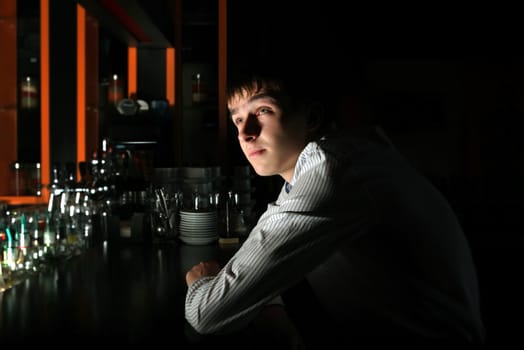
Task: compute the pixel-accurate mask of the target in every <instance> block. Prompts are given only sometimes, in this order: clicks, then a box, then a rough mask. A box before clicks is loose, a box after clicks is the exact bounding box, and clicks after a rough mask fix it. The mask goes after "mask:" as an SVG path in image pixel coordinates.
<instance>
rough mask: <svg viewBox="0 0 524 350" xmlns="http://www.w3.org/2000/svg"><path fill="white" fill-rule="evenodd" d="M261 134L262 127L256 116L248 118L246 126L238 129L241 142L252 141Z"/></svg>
mask: <svg viewBox="0 0 524 350" xmlns="http://www.w3.org/2000/svg"><path fill="white" fill-rule="evenodd" d="M259 134H260V125H259V124H258V121H257V118H256V117H255V116H248V117H247V118H246V120H245V122H244V124H243V125H242V126H241V127H240V128H239V129H238V139H239V140H240V141H252V140H254V139H256V138H257V136H258V135H259Z"/></svg>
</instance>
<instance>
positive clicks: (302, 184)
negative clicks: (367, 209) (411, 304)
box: [185, 160, 361, 334]
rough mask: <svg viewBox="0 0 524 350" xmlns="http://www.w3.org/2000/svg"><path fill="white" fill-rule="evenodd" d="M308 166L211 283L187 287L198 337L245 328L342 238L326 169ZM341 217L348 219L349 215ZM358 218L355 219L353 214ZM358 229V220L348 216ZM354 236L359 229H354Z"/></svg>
mask: <svg viewBox="0 0 524 350" xmlns="http://www.w3.org/2000/svg"><path fill="white" fill-rule="evenodd" d="M317 165H318V166H315V167H313V166H312V167H307V169H305V171H303V172H302V174H301V176H300V177H299V178H298V179H297V181H296V182H295V183H294V184H293V188H292V190H291V191H290V192H289V193H286V191H284V190H282V191H281V193H280V195H279V197H278V199H277V201H276V202H275V203H272V204H269V205H268V208H267V210H266V212H264V214H263V215H262V216H261V217H260V219H259V221H258V223H257V225H256V226H255V227H254V228H253V230H252V231H251V233H250V235H249V237H248V238H247V239H246V241H245V242H244V244H243V245H242V246H241V247H240V249H239V250H238V251H237V252H236V254H235V255H234V256H233V257H232V258H231V259H230V260H229V261H228V263H227V264H226V265H225V266H224V267H223V268H222V270H221V271H220V272H219V273H218V275H217V276H215V277H214V278H205V279H200V280H197V281H195V282H194V283H193V284H191V285H190V286H189V287H188V291H187V294H186V304H185V315H186V319H187V321H188V322H189V324H190V325H191V326H192V327H193V328H194V329H195V330H196V331H197V332H199V333H202V334H211V333H227V332H233V331H236V330H240V329H242V328H244V327H246V326H247V325H248V324H249V322H251V320H252V319H253V318H254V317H255V316H256V315H257V313H258V312H259V311H260V309H261V308H262V307H263V306H264V305H266V304H267V303H268V302H270V301H271V300H273V299H274V298H276V297H278V295H280V294H281V292H283V291H284V290H285V289H287V288H288V287H290V286H291V285H293V284H294V283H296V282H298V281H299V280H300V279H302V278H303V277H304V276H305V275H306V274H307V273H308V272H309V271H311V270H312V269H313V268H314V267H315V266H316V265H318V264H319V263H321V262H322V261H323V260H325V259H326V257H327V256H329V254H331V253H332V252H333V251H334V250H336V249H337V247H338V246H339V245H340V242H341V240H343V239H345V238H346V237H345V236H346V233H345V230H342V229H340V227H341V226H340V225H339V224H336V223H337V217H340V209H339V208H338V207H337V205H336V203H337V198H336V193H335V192H334V191H333V188H334V186H333V181H335V180H334V178H333V177H332V176H331V174H330V164H329V163H327V162H326V161H325V160H321V161H320V162H319V163H318V164H317ZM342 214H343V215H345V217H346V220H347V219H348V215H347V214H344V213H342ZM354 215H357V216H358V214H354ZM349 217H350V218H349V220H353V221H354V225H356V226H358V223H359V222H360V221H361V220H360V219H359V218H358V217H355V216H353V217H351V215H349ZM355 229H356V231H358V227H355Z"/></svg>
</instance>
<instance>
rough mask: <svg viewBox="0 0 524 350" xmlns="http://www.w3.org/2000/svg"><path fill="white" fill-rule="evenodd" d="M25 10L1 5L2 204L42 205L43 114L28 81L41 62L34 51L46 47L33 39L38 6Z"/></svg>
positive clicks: (13, 2) (7, 3)
mask: <svg viewBox="0 0 524 350" xmlns="http://www.w3.org/2000/svg"><path fill="white" fill-rule="evenodd" d="M42 3H44V4H45V1H42ZM26 5H27V6H24V7H23V8H21V7H19V8H17V2H16V0H9V1H2V3H1V4H0V41H1V42H2V46H3V51H2V52H3V54H2V55H0V66H1V67H2V68H3V69H4V73H5V74H3V75H2V79H1V80H0V125H1V129H2V137H1V138H0V149H1V150H2V152H0V201H1V202H4V203H8V204H10V205H20V204H39V203H42V202H43V201H44V198H42V197H41V196H40V195H39V194H38V191H40V185H39V184H38V185H36V184H35V181H38V183H40V182H41V180H36V179H37V177H38V178H40V174H41V165H42V164H41V153H40V150H41V147H42V144H41V137H40V134H39V132H40V129H41V128H40V125H41V123H42V120H41V118H42V114H41V113H40V108H39V95H38V88H39V81H38V80H34V79H32V77H34V76H35V74H34V73H39V70H40V66H39V64H38V63H39V62H40V60H39V59H38V58H37V57H35V56H38V55H39V53H40V51H39V50H38V49H39V48H43V49H45V48H46V47H45V46H44V47H42V43H39V45H40V46H39V45H36V44H35V40H34V39H39V37H40V34H39V30H40V29H41V28H40V27H39V26H38V25H36V24H39V23H40V21H41V20H42V14H40V17H38V13H40V11H38V10H37V9H38V4H37V3H36V2H35V1H33V2H32V3H31V4H26ZM35 16H36V17H35ZM35 23H36V24H35ZM21 38H25V40H22V39H21ZM20 46H22V47H20ZM35 47H36V49H35ZM20 50H23V52H20ZM35 52H36V54H35ZM28 68H30V71H29V70H28ZM19 77H23V78H24V79H21V78H20V79H19ZM28 125H29V127H28ZM35 133H36V136H35ZM24 140H26V141H29V142H25V144H26V145H27V147H26V146H23V145H21V142H22V141H24ZM33 146H34V147H33ZM20 157H22V158H20ZM29 163H31V164H32V166H30V165H29ZM37 174H38V175H37ZM34 180H35V181H34Z"/></svg>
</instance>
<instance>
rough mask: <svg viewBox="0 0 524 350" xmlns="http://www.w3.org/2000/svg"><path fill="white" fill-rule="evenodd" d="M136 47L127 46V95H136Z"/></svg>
mask: <svg viewBox="0 0 524 350" xmlns="http://www.w3.org/2000/svg"><path fill="white" fill-rule="evenodd" d="M136 54H137V52H136V47H132V46H129V47H128V48H127V97H131V96H133V95H136V91H137V90H136V87H137V85H136V84H137V78H136V74H137V69H136V67H137V58H136Z"/></svg>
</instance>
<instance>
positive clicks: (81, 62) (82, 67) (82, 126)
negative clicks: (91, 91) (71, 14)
mask: <svg viewBox="0 0 524 350" xmlns="http://www.w3.org/2000/svg"><path fill="white" fill-rule="evenodd" d="M85 51H86V12H85V10H84V8H83V7H82V6H80V5H76V77H77V80H76V94H77V96H76V115H77V118H76V162H77V164H79V163H80V162H85V160H86V150H85V147H86V53H85ZM76 171H77V174H76V177H77V179H80V169H79V168H78V167H77V170H76Z"/></svg>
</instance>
